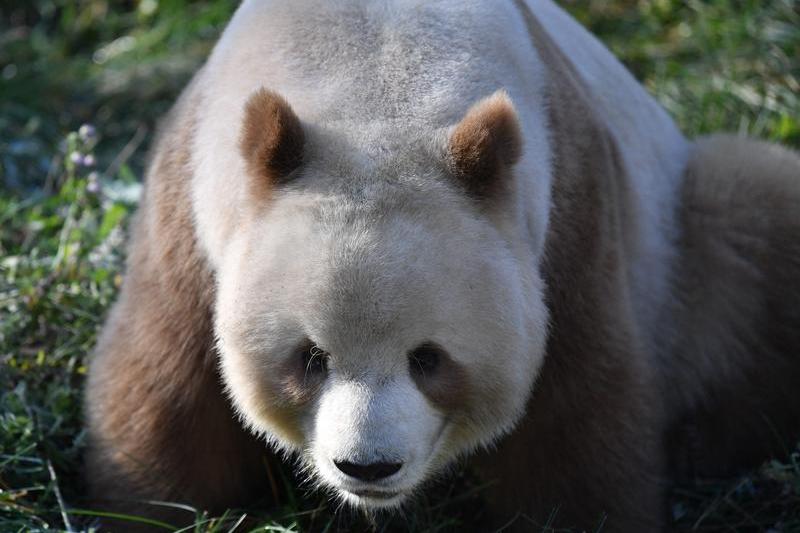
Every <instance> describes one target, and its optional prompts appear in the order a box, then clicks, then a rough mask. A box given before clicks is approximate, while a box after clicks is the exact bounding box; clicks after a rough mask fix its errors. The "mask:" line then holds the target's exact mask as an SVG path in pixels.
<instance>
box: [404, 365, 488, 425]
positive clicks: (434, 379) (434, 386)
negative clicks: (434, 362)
mask: <svg viewBox="0 0 800 533" xmlns="http://www.w3.org/2000/svg"><path fill="white" fill-rule="evenodd" d="M415 381H416V383H417V386H418V387H419V389H420V390H421V391H422V393H423V394H424V395H425V396H426V397H427V398H428V400H430V402H431V403H433V404H434V405H435V406H436V407H438V408H439V409H440V410H441V411H442V412H443V413H445V414H447V415H453V414H457V413H461V412H468V411H469V409H470V405H471V404H472V403H473V402H477V401H479V400H478V399H477V398H471V397H469V391H470V390H471V389H472V387H471V386H470V380H469V372H468V371H467V369H466V368H464V367H463V366H462V365H461V363H459V362H458V361H455V360H454V359H453V358H452V357H450V355H449V354H447V353H446V352H444V351H442V353H441V355H440V356H439V366H438V367H437V368H436V369H435V370H434V371H433V372H431V375H429V376H427V375H426V376H416V377H415Z"/></svg>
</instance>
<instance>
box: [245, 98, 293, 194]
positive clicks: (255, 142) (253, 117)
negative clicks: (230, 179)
mask: <svg viewBox="0 0 800 533" xmlns="http://www.w3.org/2000/svg"><path fill="white" fill-rule="evenodd" d="M304 143H305V135H304V133H303V127H302V125H301V124H300V119H298V118H297V115H295V113H294V111H292V108H291V107H290V106H289V103H288V102H287V101H286V100H285V99H284V98H283V97H282V96H280V95H279V94H277V93H275V92H273V91H269V90H267V89H264V88H261V89H259V90H257V91H256V92H255V93H253V95H252V96H251V97H250V99H249V100H248V101H247V104H246V105H245V111H244V124H243V125H242V133H241V138H240V140H239V150H240V151H241V154H242V156H243V157H244V159H245V162H246V163H247V172H248V173H249V174H250V176H249V177H250V181H251V190H252V192H253V194H254V195H257V197H259V198H266V197H269V193H270V191H271V190H272V188H273V186H275V185H278V184H281V183H285V182H286V181H287V180H288V178H289V176H290V174H291V173H292V172H293V171H294V170H295V169H297V167H299V166H300V164H301V163H302V162H303V145H304Z"/></svg>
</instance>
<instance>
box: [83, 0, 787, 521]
mask: <svg viewBox="0 0 800 533" xmlns="http://www.w3.org/2000/svg"><path fill="white" fill-rule="evenodd" d="M798 346H800V158H798V157H797V156H796V155H795V154H793V153H791V152H789V151H787V150H784V149H781V148H778V147H775V146H771V145H768V144H763V143H758V142H755V141H748V140H745V139H740V138H735V137H724V136H722V137H712V138H710V139H704V140H699V141H695V142H690V141H688V140H686V139H685V138H684V137H683V136H682V135H681V134H680V132H679V131H678V130H677V128H676V127H675V125H674V124H673V122H672V121H671V119H670V118H669V117H668V116H667V114H666V113H665V112H664V111H663V109H661V108H660V107H659V106H658V104H657V103H655V101H654V100H653V99H652V98H651V97H650V96H648V95H647V94H646V92H645V91H644V90H643V89H642V88H641V87H640V85H639V84H638V83H636V82H635V80H633V78H632V77H631V76H630V75H629V74H628V73H627V72H626V71H625V69H624V68H623V67H622V66H621V65H620V64H619V63H618V62H617V61H616V60H615V59H614V58H613V56H611V54H610V53H609V52H608V51H607V50H605V49H604V48H603V47H602V45H600V44H599V43H598V42H597V41H596V40H595V39H594V38H593V37H591V36H590V35H589V34H588V33H587V32H585V30H583V29H582V28H581V27H580V26H579V25H578V24H577V23H576V22H574V21H573V20H572V19H570V18H569V17H568V16H567V15H566V14H565V13H564V12H563V11H561V10H560V9H559V8H558V7H557V6H555V5H554V4H552V3H551V2H549V1H533V0H531V1H523V0H518V1H516V2H515V1H505V2H496V1H490V0H474V1H470V2H461V1H455V0H438V1H426V2H422V1H421V0H392V1H388V2H378V1H368V0H360V1H350V2H345V1H343V0H338V1H323V0H295V1H293V2H277V1H256V0H246V1H245V2H244V3H243V4H242V5H241V7H240V8H239V10H238V11H237V14H236V15H235V16H234V18H233V20H232V21H231V23H230V25H229V26H228V28H227V29H226V31H225V33H224V34H223V36H222V38H221V40H220V42H219V44H218V45H217V47H216V48H215V50H214V52H213V54H212V56H211V58H210V59H209V60H208V62H207V64H206V65H205V66H204V68H203V69H202V70H201V71H200V72H199V73H198V74H197V76H196V77H195V79H194V80H193V82H192V83H191V84H190V86H189V87H188V88H187V89H186V90H185V92H184V94H183V96H182V97H181V100H180V101H179V103H178V104H177V105H176V107H175V109H174V110H173V112H172V114H171V116H170V118H169V120H168V122H167V124H166V126H165V128H164V129H163V131H162V133H161V135H160V138H159V139H158V141H157V143H156V148H155V152H154V158H153V161H152V163H151V165H150V169H149V172H148V174H147V178H146V189H145V195H144V199H143V201H142V204H141V207H140V210H139V213H138V216H137V218H136V221H135V224H134V235H133V240H132V243H131V245H130V254H129V259H128V268H127V273H126V276H125V282H124V285H123V288H122V292H121V294H120V297H119V301H118V302H117V303H116V305H115V306H114V309H113V310H112V313H111V316H110V318H109V320H108V323H107V324H106V326H105V329H104V331H103V334H102V336H101V339H100V341H99V344H98V347H97V349H96V352H95V354H94V356H93V359H92V361H91V367H90V373H89V382H88V387H87V393H86V410H87V413H88V427H89V435H90V440H91V447H90V451H89V455H88V463H89V480H90V482H91V484H92V486H93V491H94V494H95V495H96V496H98V497H101V498H103V499H104V501H106V502H110V503H109V505H111V506H112V507H115V508H119V509H126V510H133V511H136V512H150V511H149V510H148V509H145V508H143V507H141V504H139V503H137V502H140V501H143V500H170V501H181V502H188V503H191V504H193V505H196V506H199V507H202V508H207V509H211V510H215V509H217V510H218V509H222V508H225V507H227V506H236V505H244V504H246V503H247V502H248V501H249V500H252V499H254V498H257V497H259V496H260V495H262V494H264V492H265V490H266V489H265V484H266V483H267V477H268V476H267V472H266V468H267V466H265V461H266V462H267V464H268V463H269V462H274V461H276V460H278V459H277V456H276V455H274V452H275V451H278V452H284V453H285V454H293V455H294V456H295V457H297V458H298V459H299V460H300V461H301V462H302V463H303V465H304V466H305V468H306V470H307V471H308V472H309V473H310V475H311V476H312V477H313V478H314V480H315V481H316V482H317V484H318V485H319V486H320V487H323V488H325V489H327V490H328V491H329V492H330V494H331V496H332V497H333V498H337V499H339V500H341V501H343V502H346V503H348V504H350V505H352V506H354V507H357V508H361V509H366V510H368V511H369V510H377V509H392V508H396V507H398V506H400V505H402V504H403V502H405V501H407V500H408V499H409V497H410V496H412V495H413V494H414V493H415V492H417V491H418V490H419V489H420V487H421V486H422V485H423V484H424V483H425V482H426V481H427V480H429V479H431V478H433V477H435V476H436V475H437V474H438V473H440V472H441V471H442V470H443V469H444V468H445V467H446V466H447V465H449V464H451V463H452V462H453V461H454V460H456V459H458V458H464V457H466V458H469V461H470V462H471V463H472V467H473V469H474V471H475V472H477V473H478V475H480V476H481V477H482V478H484V479H485V480H487V482H489V483H488V488H487V489H486V490H485V496H486V499H487V500H488V503H489V508H490V510H491V512H492V516H493V517H494V518H495V519H496V520H497V523H498V524H504V523H508V522H509V521H510V520H512V519H513V518H514V517H523V519H521V520H516V521H515V522H513V525H514V526H515V527H517V528H519V529H522V530H524V529H526V528H529V527H530V524H531V523H532V522H530V521H534V522H539V523H543V522H544V521H545V520H546V519H547V518H548V517H549V516H551V513H552V511H553V509H555V508H557V509H558V513H557V515H556V519H555V521H554V522H552V524H553V525H558V526H564V527H578V528H589V527H592V526H593V525H594V524H596V523H598V521H604V524H605V529H606V530H609V531H644V530H657V529H659V528H663V527H664V526H665V523H664V522H665V517H666V513H665V494H666V488H667V487H668V483H669V482H670V481H671V480H672V479H674V478H675V476H676V475H677V476H680V475H690V474H693V473H719V472H727V471H730V470H731V469H732V468H735V467H737V466H740V465H743V464H747V463H752V462H753V461H758V460H759V459H761V458H763V457H765V456H767V454H770V453H775V452H779V451H780V450H781V449H782V448H781V447H780V446H781V445H783V443H791V442H793V440H794V439H797V438H798V433H799V431H798V430H800V424H798V415H799V414H800V392H798V391H799V390H800V389H799V388H798V387H797V384H798V383H800V355H798V353H797V352H798ZM766 428H769V429H766Z"/></svg>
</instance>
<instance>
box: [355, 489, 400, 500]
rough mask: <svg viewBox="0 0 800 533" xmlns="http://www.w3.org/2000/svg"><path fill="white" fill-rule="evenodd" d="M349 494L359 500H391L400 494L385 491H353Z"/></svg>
mask: <svg viewBox="0 0 800 533" xmlns="http://www.w3.org/2000/svg"><path fill="white" fill-rule="evenodd" d="M351 492H352V493H353V494H355V495H356V496H359V497H361V498H373V499H376V500H391V499H392V498H396V497H397V496H398V495H399V494H400V493H399V492H390V491H385V490H354V491H351Z"/></svg>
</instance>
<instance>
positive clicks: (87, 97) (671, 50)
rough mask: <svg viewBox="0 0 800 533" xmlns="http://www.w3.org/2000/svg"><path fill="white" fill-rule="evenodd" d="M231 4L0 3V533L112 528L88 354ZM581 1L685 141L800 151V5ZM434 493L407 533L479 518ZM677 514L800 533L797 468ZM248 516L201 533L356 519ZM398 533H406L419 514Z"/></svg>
mask: <svg viewBox="0 0 800 533" xmlns="http://www.w3.org/2000/svg"><path fill="white" fill-rule="evenodd" d="M231 5H232V2H227V1H223V0H217V1H213V0H202V1H193V2H191V3H188V2H182V1H176V0H160V1H155V0H141V1H139V2H111V1H104V0H72V1H67V0H34V1H24V0H6V1H4V2H3V3H2V7H0V177H2V180H1V181H2V183H1V184H0V187H2V189H1V191H0V532H6V531H9V532H10V531H45V530H50V531H52V530H64V529H66V528H67V524H71V526H72V528H73V529H74V530H81V529H90V528H91V527H92V525H93V524H96V523H97V519H98V515H97V514H96V513H95V514H92V513H93V512H92V511H91V510H85V509H84V510H81V505H82V503H81V502H82V500H81V495H82V494H83V492H84V486H83V483H84V481H83V479H82V478H81V453H82V450H83V448H84V443H85V439H84V433H83V430H82V419H81V417H82V415H81V386H82V383H83V380H84V376H85V357H86V354H87V352H88V351H89V350H90V349H91V347H92V346H93V344H94V341H95V338H96V334H97V331H98V328H99V327H100V325H101V323H102V320H103V317H104V315H105V312H106V310H107V309H108V307H109V305H110V304H111V302H112V301H113V299H114V297H115V294H116V291H117V288H118V287H119V283H120V271H121V267H122V265H123V259H124V257H123V245H124V242H125V236H126V224H127V222H128V220H129V216H130V213H131V212H132V210H133V209H134V208H135V204H136V198H137V193H138V190H139V186H138V182H139V178H140V177H141V175H142V171H143V167H144V161H145V154H146V151H147V147H148V142H149V140H150V139H151V138H152V133H153V130H154V127H155V125H156V123H157V121H158V119H159V117H161V116H162V115H163V114H164V112H165V111H166V110H167V109H168V108H169V106H170V104H171V102H172V101H173V100H174V99H175V97H176V95H177V94H178V92H179V91H180V89H181V87H182V86H183V84H184V83H185V82H186V81H187V79H188V77H189V76H190V74H191V73H192V72H193V71H194V69H196V68H197V66H198V65H199V64H200V63H201V62H202V60H203V58H204V57H205V56H206V55H207V53H208V51H209V50H210V47H211V46H212V45H213V42H214V39H215V38H216V36H217V35H218V34H219V31H220V30H221V28H222V27H223V25H224V23H225V21H226V20H227V19H228V18H229V16H230V14H231V12H232V6H231ZM566 6H567V7H568V8H569V9H570V10H571V11H572V12H573V13H574V14H575V15H576V16H577V17H578V18H579V19H580V20H581V21H582V22H584V23H585V24H587V25H588V26H589V27H590V28H591V29H592V31H594V32H595V33H596V34H597V35H599V36H600V37H601V38H602V39H603V40H604V41H605V42H606V43H607V44H608V45H609V46H610V47H611V49H612V50H613V51H614V52H615V53H616V54H617V55H618V56H619V57H620V58H621V59H622V60H623V61H624V62H625V63H626V64H627V65H628V66H629V67H630V68H631V69H632V70H633V71H634V73H635V74H636V75H637V77H638V78H639V79H641V80H642V81H643V83H644V84H645V85H646V86H647V87H648V88H649V89H650V90H651V91H652V92H653V93H654V94H655V95H656V96H657V97H658V99H659V100H660V101H661V102H662V103H663V104H664V105H665V106H666V107H667V108H668V109H669V110H670V112H671V113H672V114H673V116H675V117H676V119H677V120H678V122H679V124H680V125H681V126H682V127H683V129H684V130H685V131H686V132H687V133H688V134H692V135H694V134H700V133H705V132H710V131H716V130H727V131H746V132H749V133H751V134H753V135H756V136H759V137H763V138H767V139H771V140H774V141H778V142H783V143H785V144H788V145H791V146H794V147H799V146H800V101H799V99H800V96H799V95H800V4H798V3H797V2H796V0H795V1H792V0H768V1H755V0H749V1H747V0H742V1H733V0H720V1H715V2H700V1H697V0H694V1H684V2H678V1H672V0H656V1H652V2H645V1H643V0H642V1H631V0H613V1H601V0H592V1H587V2H578V1H569V2H566ZM83 123H92V124H94V125H95V126H96V127H97V136H96V138H86V136H85V135H84V137H83V138H82V137H81V136H80V135H78V134H77V133H71V132H76V131H77V130H78V128H79V127H80V125H81V124H83ZM76 151H77V152H80V153H82V154H92V155H93V157H94V159H95V164H94V165H93V166H92V167H87V166H82V165H79V164H75V163H74V162H73V161H72V159H71V156H70V154H71V153H72V152H76ZM799 423H800V421H799ZM285 475H287V476H288V475H289V474H288V473H286V474H285ZM286 484H290V482H288V481H287V482H286ZM437 492H439V493H442V495H443V498H442V501H444V503H443V504H439V505H438V506H437V505H436V504H435V503H431V504H430V505H424V504H423V505H420V506H419V507H420V509H421V511H419V512H417V513H414V514H413V515H409V516H407V517H406V519H408V520H409V523H410V524H411V526H409V527H411V528H413V529H414V530H420V531H422V530H427V531H436V530H445V529H455V528H457V526H458V523H459V521H461V523H462V524H463V523H464V521H465V520H468V518H463V517H461V518H460V516H461V515H463V513H461V510H463V509H465V508H467V507H469V508H475V507H476V505H475V502H476V501H477V498H478V493H479V487H476V486H474V484H473V483H472V482H471V481H470V480H469V479H460V480H457V482H456V483H444V484H442V486H440V487H439V488H438V489H437ZM465 502H467V503H465ZM478 507H479V506H478ZM672 508H673V514H674V517H675V519H676V527H678V528H680V529H684V530H699V531H734V530H741V529H744V528H750V529H752V530H759V529H767V528H770V527H773V528H776V530H781V531H790V530H800V456H798V455H797V454H795V455H793V456H792V457H791V458H790V460H789V461H788V462H786V463H777V462H772V463H768V464H766V465H765V466H764V467H762V468H761V469H759V470H756V471H753V472H748V473H745V474H744V475H743V476H741V477H739V478H736V479H730V480H704V481H698V482H697V483H696V484H694V485H692V486H688V487H682V488H680V489H678V490H676V491H675V493H674V496H673V506H672ZM242 515H243V512H240V511H230V512H229V513H227V514H226V515H224V516H222V517H217V518H214V517H206V516H203V515H202V514H198V518H197V525H196V527H195V528H193V529H192V531H219V532H227V531H233V530H236V531H246V530H250V529H253V528H255V527H256V525H260V527H259V529H258V530H259V531H300V530H308V529H314V530H326V529H327V530H336V529H339V528H343V527H345V526H344V525H343V524H347V523H349V522H347V520H348V519H346V518H344V519H343V518H341V517H339V516H336V515H333V514H332V510H331V509H330V508H329V507H328V506H327V504H326V502H325V499H324V498H322V497H321V496H320V495H313V494H311V495H306V494H305V493H304V492H303V491H289V492H288V497H286V498H285V501H283V502H282V505H281V507H280V509H278V510H277V511H275V512H273V513H272V514H271V515H268V516H264V515H259V514H258V513H257V512H256V513H255V515H253V514H252V513H250V514H248V517H247V520H253V521H252V522H249V521H248V522H247V523H244V522H242V523H239V521H240V519H241V517H242ZM356 521H357V519H356ZM357 523H358V524H360V526H359V527H361V528H369V524H368V523H364V522H363V521H362V522H358V521H357ZM387 527H388V528H390V529H391V528H402V527H404V522H403V518H402V517H401V518H400V519H397V520H395V521H394V522H390V524H389V525H388V526H387ZM376 529H378V530H381V529H383V524H381V527H377V526H376Z"/></svg>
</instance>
